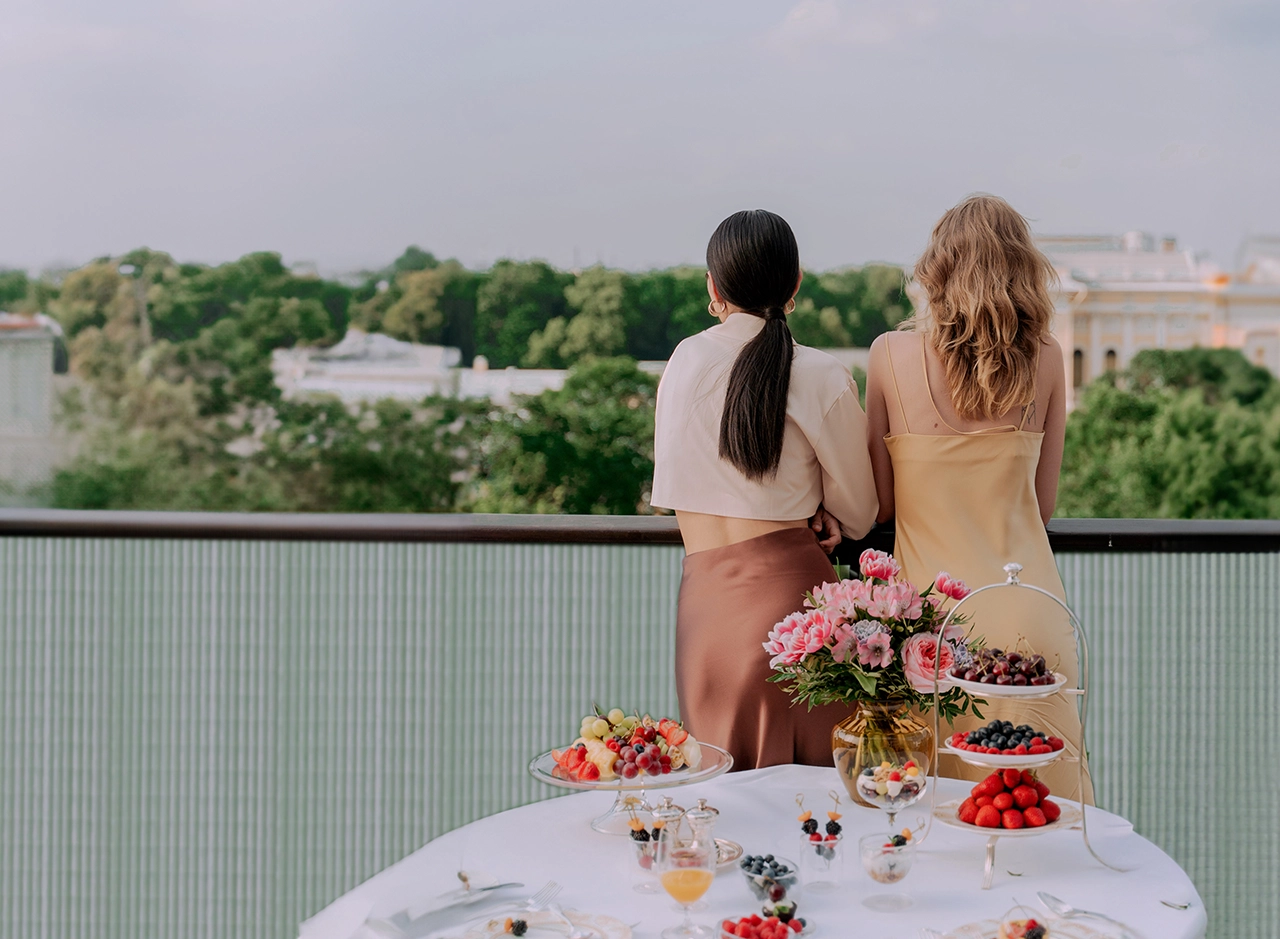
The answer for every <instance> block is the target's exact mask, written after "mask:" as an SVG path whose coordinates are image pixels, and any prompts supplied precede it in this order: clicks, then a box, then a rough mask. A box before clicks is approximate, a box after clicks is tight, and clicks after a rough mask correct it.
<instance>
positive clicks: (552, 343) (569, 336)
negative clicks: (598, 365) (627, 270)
mask: <svg viewBox="0 0 1280 939" xmlns="http://www.w3.org/2000/svg"><path fill="white" fill-rule="evenodd" d="M629 281H630V279H629V278H628V277H627V275H626V274H624V273H623V272H622V271H610V270H606V269H605V268H603V267H600V266H596V267H592V268H588V269H587V270H585V271H583V272H582V273H581V274H579V275H578V276H577V278H576V279H575V280H574V281H573V283H571V284H569V285H568V286H566V287H565V288H564V296H565V300H566V301H568V303H569V306H570V308H571V309H573V310H574V311H575V312H574V315H573V317H572V318H566V317H563V316H558V317H555V318H554V319H552V320H550V321H549V322H548V323H547V325H546V327H545V328H543V329H542V330H539V331H537V332H535V333H533V334H532V335H531V336H530V337H529V351H528V352H526V353H525V355H524V358H523V360H522V361H523V363H524V364H525V365H529V366H533V367H542V368H564V367H565V366H567V365H571V364H573V363H574V362H576V361H578V359H580V358H582V357H583V356H587V355H595V356H609V355H614V354H615V353H617V352H619V351H621V350H622V347H623V345H624V344H625V343H626V341H627V334H626V317H625V315H624V312H623V311H624V309H625V307H626V305H627V299H628V297H627V294H628V287H629Z"/></svg>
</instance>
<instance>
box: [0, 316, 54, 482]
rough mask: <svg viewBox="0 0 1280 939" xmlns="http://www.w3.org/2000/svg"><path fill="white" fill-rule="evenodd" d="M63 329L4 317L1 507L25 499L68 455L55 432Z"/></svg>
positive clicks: (37, 319)
mask: <svg viewBox="0 0 1280 939" xmlns="http://www.w3.org/2000/svg"><path fill="white" fill-rule="evenodd" d="M61 335H62V330H61V328H60V327H59V326H58V324H57V323H56V322H55V321H54V320H52V319H50V318H49V317H47V316H43V315H37V316H20V315H18V314H16V313H0V503H5V504H13V503H14V502H22V501H25V498H24V497H25V494H26V492H27V490H29V489H30V488H31V487H32V486H37V485H40V484H41V483H46V482H48V481H49V478H50V475H51V474H52V472H53V468H54V466H55V465H56V464H57V462H58V459H59V457H60V456H61V455H62V452H63V447H62V445H61V441H60V440H59V439H58V438H57V437H56V436H55V434H54V428H53V405H54V384H53V363H54V349H55V345H56V343H57V341H58V337H59V336H61Z"/></svg>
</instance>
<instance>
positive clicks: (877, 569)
mask: <svg viewBox="0 0 1280 939" xmlns="http://www.w3.org/2000/svg"><path fill="white" fill-rule="evenodd" d="M858 569H859V570H861V571H862V576H863V577H874V578H877V579H879V580H893V578H895V577H897V576H898V575H899V574H901V573H902V567H901V566H900V565H899V564H898V562H897V561H895V560H894V559H893V558H892V557H891V556H889V555H887V554H885V553H884V552H883V551H876V550H874V549H872V548H868V549H867V550H866V551H863V552H862V554H861V555H860V556H859V557H858Z"/></svg>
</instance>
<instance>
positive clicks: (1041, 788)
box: [1034, 779, 1049, 802]
mask: <svg viewBox="0 0 1280 939" xmlns="http://www.w3.org/2000/svg"><path fill="white" fill-rule="evenodd" d="M1034 786H1035V790H1036V795H1038V796H1039V797H1040V801H1042V802H1043V801H1044V800H1045V798H1046V797H1048V795H1049V787H1048V786H1046V785H1045V784H1044V783H1042V782H1041V781H1040V780H1038V779H1037V780H1036V781H1035V783H1034Z"/></svg>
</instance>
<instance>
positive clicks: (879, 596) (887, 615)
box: [867, 584, 924, 620]
mask: <svg viewBox="0 0 1280 939" xmlns="http://www.w3.org/2000/svg"><path fill="white" fill-rule="evenodd" d="M923 612H924V601H923V600H921V599H920V594H918V593H917V592H916V588H915V587H913V586H911V585H910V584H876V585H875V587H873V588H872V589H871V602H870V603H868V604H867V613H868V615H870V616H871V617H873V618H875V619H905V620H917V619H919V618H920V615H921V614H922V613H923Z"/></svg>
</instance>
